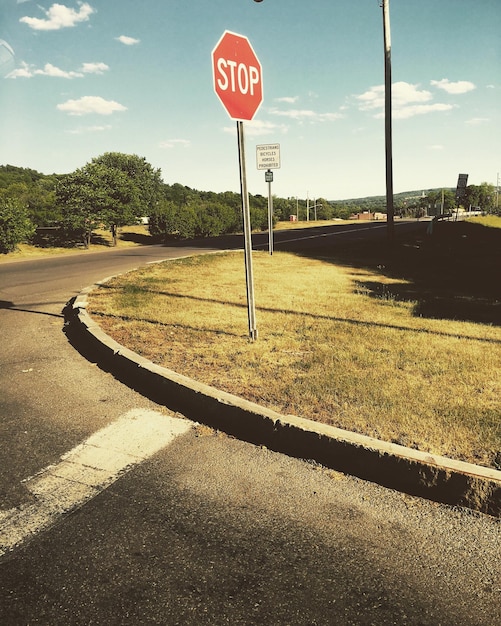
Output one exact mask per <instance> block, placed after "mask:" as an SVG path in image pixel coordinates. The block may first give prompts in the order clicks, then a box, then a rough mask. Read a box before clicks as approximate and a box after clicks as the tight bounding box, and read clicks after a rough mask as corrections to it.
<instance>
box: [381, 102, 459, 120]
mask: <svg viewBox="0 0 501 626" xmlns="http://www.w3.org/2000/svg"><path fill="white" fill-rule="evenodd" d="M454 108H456V106H455V105H454V104H442V103H440V102H437V103H436V104H414V105H410V106H405V107H402V108H400V109H396V110H394V111H393V119H395V120H407V119H409V118H410V117H415V116H416V115H427V114H428V113H437V112H439V113H440V112H443V111H450V110H452V109H454ZM376 117H378V118H382V117H384V113H381V114H379V115H376Z"/></svg>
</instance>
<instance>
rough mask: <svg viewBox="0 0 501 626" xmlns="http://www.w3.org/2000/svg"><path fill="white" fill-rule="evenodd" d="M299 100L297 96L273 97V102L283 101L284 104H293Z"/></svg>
mask: <svg viewBox="0 0 501 626" xmlns="http://www.w3.org/2000/svg"><path fill="white" fill-rule="evenodd" d="M298 100H299V96H284V97H283V98H275V100H274V102H285V103H286V104H294V103H295V102H297V101H298Z"/></svg>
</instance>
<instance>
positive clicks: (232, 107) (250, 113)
mask: <svg viewBox="0 0 501 626" xmlns="http://www.w3.org/2000/svg"><path fill="white" fill-rule="evenodd" d="M212 71H213V75H214V90H215V92H216V93H217V95H218V97H219V99H220V100H221V102H222V103H223V106H224V108H225V109H226V110H227V111H228V115H229V116H230V117H231V119H233V120H251V119H252V118H253V117H254V115H255V114H256V111H257V110H258V109H259V106H260V105H261V102H262V101H263V76H262V68H261V63H259V60H258V58H257V56H256V53H255V52H254V50H253V49H252V46H251V44H250V42H249V40H248V39H247V37H244V36H243V35H237V34H236V33H231V32H230V31H228V30H227V31H225V32H224V33H223V36H222V37H221V39H220V40H219V41H218V43H217V45H216V47H215V48H214V50H213V51H212Z"/></svg>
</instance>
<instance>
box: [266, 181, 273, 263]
mask: <svg viewBox="0 0 501 626" xmlns="http://www.w3.org/2000/svg"><path fill="white" fill-rule="evenodd" d="M264 180H265V181H266V182H267V183H268V248H269V250H270V255H271V254H273V196H272V195H271V183H272V182H273V172H272V171H271V170H266V172H265V173H264Z"/></svg>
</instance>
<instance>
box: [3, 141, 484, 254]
mask: <svg viewBox="0 0 501 626" xmlns="http://www.w3.org/2000/svg"><path fill="white" fill-rule="evenodd" d="M466 192H467V196H466V201H467V202H469V203H470V204H472V205H473V206H475V207H477V206H480V207H482V209H483V210H485V211H491V210H492V211H494V208H495V206H496V203H495V201H494V198H495V193H494V187H493V186H492V185H488V184H487V183H482V185H480V186H478V187H475V186H474V185H471V186H469V187H468V188H467V189H466ZM437 193H440V194H441V192H440V191H437V190H435V191H433V192H429V193H428V194H427V195H426V196H425V197H421V198H419V197H418V198H415V197H414V198H413V199H411V200H409V198H406V197H405V196H404V195H403V194H400V196H401V197H400V196H397V197H396V210H397V214H398V212H400V213H401V214H402V215H404V214H406V215H412V214H415V215H414V216H419V215H418V213H420V212H421V213H422V212H423V211H426V212H427V211H428V206H431V204H433V205H434V206H436V203H437V197H436V194H437ZM433 194H435V196H434V195H433ZM444 194H445V204H446V208H447V209H449V208H450V207H451V206H454V203H455V198H454V194H453V192H452V190H445V192H444ZM273 210H274V220H275V221H288V220H289V219H297V220H298V221H304V220H313V219H316V220H330V219H334V218H340V219H348V218H349V217H350V216H351V215H352V214H353V213H358V212H361V211H367V210H368V211H381V212H385V200H384V197H382V196H381V197H377V196H376V197H373V198H365V199H359V200H353V201H352V200H347V201H343V202H332V201H328V200H326V199H325V198H317V199H315V200H308V199H306V200H305V199H304V198H302V199H299V198H295V197H289V198H279V197H274V198H273ZM250 211H251V224H252V228H253V229H254V230H266V229H267V228H268V199H267V198H266V197H264V196H262V195H260V194H256V195H252V194H251V195H250ZM145 218H147V222H148V224H149V230H150V234H151V235H152V236H154V237H156V238H157V239H159V240H161V239H163V240H165V241H167V240H169V239H174V238H180V239H188V238H194V237H211V236H217V235H222V234H228V233H234V232H241V230H242V219H241V197H240V194H238V193H234V192H230V191H226V192H222V193H216V192H211V191H198V190H196V189H192V188H190V187H187V186H183V185H181V184H179V183H175V184H172V185H168V184H166V183H164V182H163V180H162V177H161V172H160V170H159V169H155V168H154V167H152V165H150V164H149V163H148V162H147V161H146V159H145V158H143V157H139V156H137V155H130V154H123V153H120V152H107V153H105V154H103V155H101V156H99V157H96V158H94V159H92V160H91V161H90V162H88V163H87V164H86V165H84V166H83V167H81V168H78V169H77V170H75V171H74V172H72V173H70V174H52V175H45V174H41V173H40V172H37V171H35V170H32V169H29V168H22V167H15V166H12V165H2V166H0V253H7V252H11V251H13V250H14V249H15V248H16V246H17V245H18V244H19V243H21V242H25V241H27V242H31V243H34V244H35V245H75V244H76V243H81V244H83V245H84V246H87V247H88V246H89V245H90V242H91V238H92V235H93V232H94V231H95V230H96V229H98V228H103V227H104V228H108V229H109V230H110V232H111V234H112V241H113V243H114V244H116V241H117V234H118V230H119V228H120V227H123V226H129V225H133V224H138V223H140V222H141V221H143V220H144V219H145Z"/></svg>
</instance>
